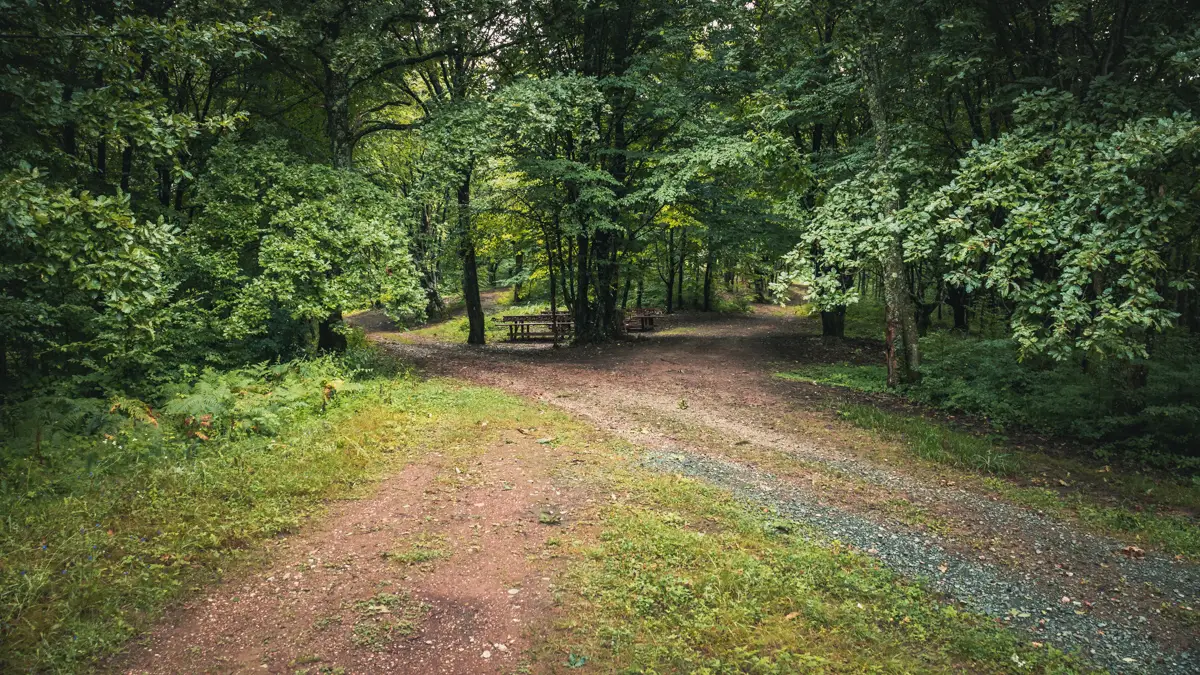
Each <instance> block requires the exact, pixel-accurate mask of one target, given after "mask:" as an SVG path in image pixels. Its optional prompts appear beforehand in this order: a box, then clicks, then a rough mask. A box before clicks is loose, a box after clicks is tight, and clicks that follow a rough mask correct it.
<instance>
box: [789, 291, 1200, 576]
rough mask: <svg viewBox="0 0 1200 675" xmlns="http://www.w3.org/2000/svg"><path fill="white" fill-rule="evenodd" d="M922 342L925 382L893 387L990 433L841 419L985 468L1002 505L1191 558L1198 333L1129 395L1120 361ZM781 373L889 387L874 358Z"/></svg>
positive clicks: (1199, 492) (852, 321)
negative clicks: (1023, 442) (1028, 435)
mask: <svg viewBox="0 0 1200 675" xmlns="http://www.w3.org/2000/svg"><path fill="white" fill-rule="evenodd" d="M877 310H878V308H877V307H874V306H872V305H869V304H868V305H866V306H865V307H862V308H857V309H855V310H853V311H852V312H850V313H849V314H848V315H847V324H846V328H847V334H848V335H849V336H854V337H865V336H867V335H868V334H869V333H870V332H871V331H872V330H874V331H877V330H878V326H879V323H880V322H881V319H880V318H879V316H878V312H877ZM921 347H922V350H923V363H922V379H921V381H920V383H918V384H916V385H912V386H909V387H906V388H905V389H903V390H902V391H901V392H900V394H901V395H902V396H903V397H905V398H907V399H909V400H911V401H915V402H918V403H921V404H924V405H927V406H930V407H932V408H937V409H941V410H943V411H946V412H950V413H964V412H965V413H969V414H971V415H973V416H975V417H976V418H979V419H982V420H984V421H986V422H987V423H988V424H989V425H990V426H991V429H992V432H991V433H979V432H978V431H977V430H972V429H965V428H955V427H954V426H951V425H948V424H946V423H945V422H943V421H940V420H937V419H933V418H930V417H924V416H920V415H912V414H906V413H904V412H897V411H893V410H889V409H888V408H887V407H881V406H877V405H873V404H870V403H862V402H852V401H843V402H841V403H839V404H838V413H839V415H840V416H841V417H842V418H843V419H845V420H846V421H848V422H850V423H852V424H854V425H855V426H858V427H861V428H863V429H867V430H869V431H871V432H874V433H876V434H878V435H879V436H880V437H882V438H884V439H887V440H891V441H896V442H899V443H900V444H901V445H902V446H903V447H904V448H905V449H906V450H907V451H908V452H910V453H912V454H913V455H915V456H917V457H920V458H921V459H924V460H927V461H931V462H935V463H938V464H944V465H949V466H953V467H956V468H959V469H963V470H965V471H969V472H976V473H981V474H983V475H985V476H987V478H986V479H985V481H984V482H985V483H986V486H987V487H988V488H989V489H992V490H995V491H997V492H999V493H1001V494H1003V495H1004V496H1005V498H1007V499H1008V500H1010V501H1013V502H1016V503H1019V504H1024V505H1026V506H1030V507H1033V508H1037V509H1041V510H1044V511H1047V512H1049V513H1054V514H1056V515H1058V516H1061V517H1069V518H1074V519H1076V520H1078V521H1080V522H1082V523H1084V524H1086V525H1088V526H1090V527H1092V528H1093V529H1095V530H1097V531H1099V532H1102V533H1106V534H1110V535H1113V536H1118V537H1122V538H1131V539H1133V540H1134V541H1137V542H1139V543H1142V544H1144V545H1149V546H1152V547H1155V548H1158V549H1161V550H1163V551H1165V552H1168V553H1172V554H1182V555H1187V556H1190V557H1193V558H1195V557H1198V556H1200V528H1197V527H1196V522H1195V513H1197V511H1200V476H1198V475H1197V473H1198V471H1200V456H1197V455H1196V454H1195V453H1196V452H1197V443H1200V416H1198V415H1200V413H1198V408H1197V404H1198V403H1200V368H1198V367H1197V366H1196V365H1195V364H1194V363H1192V360H1191V359H1189V358H1188V354H1189V353H1190V352H1191V351H1194V349H1195V347H1196V345H1195V344H1194V341H1192V340H1187V339H1184V338H1181V337H1178V336H1176V337H1172V338H1169V339H1166V340H1164V341H1163V342H1162V343H1161V344H1160V346H1159V348H1158V349H1157V350H1156V352H1155V355H1154V358H1153V359H1150V360H1147V361H1146V362H1145V363H1144V365H1145V366H1146V381H1145V384H1144V386H1140V387H1137V388H1132V389H1131V388H1130V386H1129V383H1128V382H1127V381H1125V379H1124V378H1125V377H1126V375H1127V373H1128V371H1127V369H1125V368H1123V367H1122V366H1120V365H1119V364H1114V363H1103V362H1102V363H1098V364H1091V365H1090V366H1089V368H1088V369H1086V370H1085V369H1084V368H1082V367H1081V366H1080V364H1078V363H1056V362H1050V361H1040V362H1025V363H1022V362H1019V361H1018V360H1017V358H1016V350H1015V347H1014V346H1013V344H1012V343H1011V341H1009V340H1006V339H998V338H994V337H984V338H975V337H963V336H959V335H955V334H952V333H949V332H947V331H935V332H931V333H930V334H929V335H928V336H926V337H925V338H923V339H922V342H921ZM778 376H779V377H782V378H784V379H793V380H801V381H808V382H814V383H817V384H822V385H827V386H833V387H844V388H847V389H853V390H856V391H860V392H865V393H869V394H878V393H882V392H886V391H888V389H887V387H886V382H885V380H886V376H887V373H886V370H885V368H884V366H883V365H881V364H873V363H861V362H860V363H848V362H843V363H809V364H801V365H799V366H797V367H795V368H794V369H792V370H791V371H788V372H783V373H778ZM1014 431H1023V432H1028V431H1036V432H1042V433H1045V434H1050V435H1052V436H1055V437H1059V438H1063V439H1069V440H1070V441H1072V444H1073V446H1075V447H1077V448H1087V449H1088V450H1087V452H1088V453H1090V454H1091V455H1092V456H1091V457H1084V456H1079V455H1070V454H1068V455H1063V454H1062V453H1054V454H1053V455H1049V454H1046V453H1042V452H1039V451H1038V449H1037V448H1036V447H1017V446H1016V445H1014V444H1013V443H1011V442H1010V441H1009V440H1008V439H1007V438H1006V437H1005V436H1004V434H1005V433H1008V432H1014ZM1035 445H1036V444H1035ZM1108 463H1111V464H1112V466H1113V467H1117V468H1115V469H1114V468H1110V466H1108ZM1098 472H1099V473H1098ZM1051 474H1052V475H1051ZM1081 478H1086V480H1081Z"/></svg>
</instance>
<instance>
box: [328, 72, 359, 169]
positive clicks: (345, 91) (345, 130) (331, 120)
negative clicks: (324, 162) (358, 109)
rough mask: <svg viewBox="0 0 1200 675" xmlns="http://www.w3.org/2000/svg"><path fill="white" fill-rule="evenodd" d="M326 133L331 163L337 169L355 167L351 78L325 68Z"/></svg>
mask: <svg viewBox="0 0 1200 675" xmlns="http://www.w3.org/2000/svg"><path fill="white" fill-rule="evenodd" d="M324 94H325V133H326V135H328V136H329V156H330V162H331V163H332V164H333V168H335V169H349V168H350V167H351V166H353V165H354V134H353V131H352V130H351V128H350V78H349V77H348V76H347V75H346V73H343V72H339V71H336V70H334V69H332V68H330V67H329V66H326V67H325V87H324Z"/></svg>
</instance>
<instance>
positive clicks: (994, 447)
mask: <svg viewBox="0 0 1200 675" xmlns="http://www.w3.org/2000/svg"><path fill="white" fill-rule="evenodd" d="M839 414H840V416H841V417H842V418H843V419H845V420H847V421H848V422H850V423H852V424H854V425H855V426H857V427H860V428H863V429H867V430H869V431H873V432H875V433H877V434H878V435H879V436H880V437H881V438H883V439H885V440H889V441H895V442H898V443H899V444H900V445H901V447H903V448H904V449H906V450H907V451H908V452H911V453H912V454H913V455H916V456H918V457H921V458H922V459H925V460H928V461H932V462H936V463H939V464H946V465H950V466H954V467H956V468H960V469H964V470H968V471H974V472H979V473H983V474H988V475H987V476H985V477H984V478H983V481H982V482H983V485H984V486H985V487H987V488H988V489H990V490H993V491H995V492H998V493H1000V494H1001V495H1002V496H1004V497H1005V498H1006V499H1007V500H1008V501H1011V502H1013V503H1016V504H1021V505H1024V506H1028V507H1031V508H1035V509H1040V510H1042V511H1045V512H1047V513H1049V514H1051V515H1054V516H1056V517H1059V518H1064V519H1075V520H1078V521H1079V522H1081V523H1083V524H1085V525H1087V526H1089V527H1090V528H1091V529H1093V530H1094V531H1096V532H1099V533H1102V534H1107V535H1110V536H1113V537H1117V538H1119V539H1124V540H1132V541H1134V542H1137V543H1139V544H1143V545H1146V546H1150V547H1153V548H1156V549H1159V550H1162V551H1164V552H1167V553H1171V554H1178V555H1184V556H1189V557H1192V558H1200V527H1197V525H1196V522H1195V520H1194V519H1193V518H1191V517H1189V516H1187V515H1182V514H1178V513H1171V512H1170V510H1171V506H1170V505H1172V504H1178V505H1180V506H1184V507H1188V506H1193V505H1195V504H1196V503H1200V494H1196V492H1200V490H1195V488H1191V487H1189V486H1187V485H1183V484H1171V485H1169V486H1167V488H1168V489H1165V490H1164V493H1165V494H1163V495H1158V496H1155V499H1161V500H1163V501H1165V502H1166V504H1163V503H1162V502H1159V503H1151V502H1150V501H1149V500H1150V497H1151V495H1149V494H1147V492H1153V491H1154V490H1155V487H1154V483H1152V482H1149V481H1148V479H1146V478H1145V477H1143V476H1128V477H1122V476H1119V475H1114V474H1113V473H1112V471H1111V469H1109V468H1108V467H1104V468H1102V469H1100V471H1103V472H1104V475H1106V476H1109V477H1111V478H1105V479H1104V480H1105V487H1106V488H1108V487H1109V486H1111V488H1112V489H1111V490H1106V492H1108V493H1111V492H1116V493H1117V494H1123V495H1125V496H1124V497H1122V498H1121V501H1120V502H1117V503H1106V502H1105V501H1102V499H1103V497H1104V496H1105V495H1102V494H1093V492H1091V491H1088V490H1086V488H1087V485H1086V484H1084V485H1082V486H1081V485H1080V484H1079V483H1078V481H1077V479H1076V478H1075V476H1078V475H1080V474H1086V473H1088V472H1090V473H1095V471H1096V470H1094V469H1089V468H1087V467H1083V466H1082V465H1080V464H1078V463H1076V462H1072V461H1069V460H1062V459H1056V460H1051V459H1049V458H1045V457H1041V456H1039V457H1036V458H1031V457H1030V456H1029V455H1028V454H1027V453H1023V452H1021V451H1018V450H1016V449H1014V448H1009V447H1006V446H1005V445H1004V444H1003V443H1002V442H1000V441H999V440H998V439H996V438H994V437H988V436H979V435H976V434H971V433H967V432H964V431H959V430H957V429H952V428H950V427H948V426H946V425H945V424H942V423H939V422H936V421H933V420H929V419H926V418H923V417H913V416H909V415H904V414H898V413H893V412H888V411H885V410H881V409H879V408H876V407H874V406H869V405H854V404H847V405H843V406H841V407H840V409H839ZM1034 459H1036V460H1037V464H1038V465H1039V466H1040V467H1042V468H1045V467H1047V466H1050V467H1054V468H1053V469H1052V470H1053V475H1055V476H1062V478H1055V479H1047V478H1045V477H1044V476H1042V475H1040V474H1037V473H1036V472H1035V471H1033V470H1032V468H1031V464H1032V462H1033V460H1034ZM1043 473H1044V472H1043ZM1016 481H1023V482H1031V483H1032V482H1036V483H1044V484H1051V483H1052V484H1055V485H1056V486H1057V487H1059V488H1060V489H1051V488H1049V487H1042V486H1037V485H1031V486H1025V485H1018V484H1016ZM1139 498H1140V500H1139Z"/></svg>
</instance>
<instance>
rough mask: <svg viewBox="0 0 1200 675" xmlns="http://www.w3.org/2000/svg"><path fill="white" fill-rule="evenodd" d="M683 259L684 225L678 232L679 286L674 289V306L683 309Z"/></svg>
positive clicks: (685, 251) (685, 244) (684, 247)
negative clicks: (675, 294)
mask: <svg viewBox="0 0 1200 675" xmlns="http://www.w3.org/2000/svg"><path fill="white" fill-rule="evenodd" d="M685 261H687V228H686V227H685V228H683V229H682V230H680V232H679V286H678V287H677V290H676V293H678V295H677V296H676V299H675V306H676V307H678V308H679V309H683V281H684V276H683V272H684V269H683V264H684V262H685Z"/></svg>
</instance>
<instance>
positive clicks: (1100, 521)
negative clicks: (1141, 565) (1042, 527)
mask: <svg viewBox="0 0 1200 675" xmlns="http://www.w3.org/2000/svg"><path fill="white" fill-rule="evenodd" d="M985 482H986V484H987V486H988V487H990V488H991V489H993V490H995V491H996V492H998V493H1000V494H1002V495H1003V496H1004V497H1005V498H1006V499H1008V500H1009V501H1011V502H1013V503H1016V504H1021V505H1024V506H1028V507H1030V508H1035V509H1039V510H1042V511H1045V512H1047V513H1050V514H1053V515H1056V516H1058V517H1061V518H1071V517H1073V518H1075V519H1077V520H1079V521H1080V522H1082V523H1084V524H1086V525H1088V526H1090V527H1091V528H1092V529H1095V530H1098V531H1100V532H1104V533H1106V534H1111V535H1117V536H1120V537H1121V538H1123V539H1126V540H1131V541H1133V542H1135V543H1139V544H1142V545H1145V546H1151V547H1154V548H1157V549H1160V550H1162V551H1164V552H1166V553H1171V554H1176V555H1183V556H1187V557H1189V558H1192V559H1200V527H1197V525H1196V522H1195V520H1194V519H1192V518H1188V517H1186V516H1182V515H1177V514H1173V513H1165V512H1161V511H1160V510H1159V508H1157V507H1156V506H1155V505H1150V506H1147V507H1144V508H1140V509H1139V508H1136V507H1134V506H1132V505H1129V504H1126V505H1117V506H1106V505H1101V504H1097V503H1095V502H1094V501H1092V500H1090V499H1088V498H1087V497H1085V496H1084V495H1081V494H1079V493H1073V492H1069V493H1066V494H1063V493H1060V492H1057V491H1055V490H1050V489H1047V488H1039V487H1021V486H1017V485H1013V484H1012V483H1010V482H1008V481H1002V480H994V479H989V480H986V481H985Z"/></svg>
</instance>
